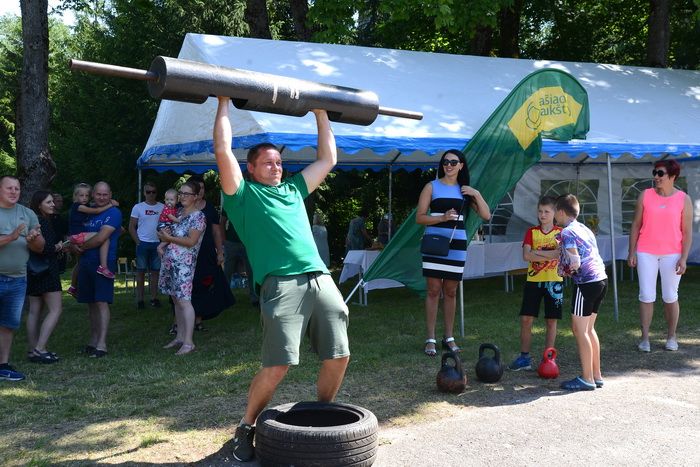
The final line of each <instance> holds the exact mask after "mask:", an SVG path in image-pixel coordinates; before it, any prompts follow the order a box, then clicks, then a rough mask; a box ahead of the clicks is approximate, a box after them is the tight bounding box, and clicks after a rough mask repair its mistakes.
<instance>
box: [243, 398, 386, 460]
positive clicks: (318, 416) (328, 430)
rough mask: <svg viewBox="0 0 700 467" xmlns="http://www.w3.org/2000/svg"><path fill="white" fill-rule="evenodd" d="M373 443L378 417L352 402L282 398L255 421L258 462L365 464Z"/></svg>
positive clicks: (374, 449)
mask: <svg viewBox="0 0 700 467" xmlns="http://www.w3.org/2000/svg"><path fill="white" fill-rule="evenodd" d="M377 446H378V423H377V417H375V416H374V414H373V413H372V412H370V411H369V410H367V409H364V408H362V407H359V406H356V405H351V404H343V403H334V402H331V403H325V402H297V403H290V404H284V405H280V406H277V407H274V408H271V409H267V410H265V411H263V412H262V413H261V414H260V416H259V417H258V420H257V422H256V428H255V452H256V454H257V456H258V460H259V461H260V465H261V466H263V467H272V466H275V467H277V466H290V465H293V466H297V467H302V466H309V467H310V466H314V467H321V466H323V467H340V466H343V467H350V466H352V467H367V466H371V465H372V464H373V463H374V461H375V460H376V458H377Z"/></svg>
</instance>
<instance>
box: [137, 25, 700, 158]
mask: <svg viewBox="0 0 700 467" xmlns="http://www.w3.org/2000/svg"><path fill="white" fill-rule="evenodd" d="M178 57H179V58H182V59H188V60H194V61H199V62H205V63H210V64H215V65H220V66H226V67H231V68H239V69H246V70H251V71H257V72H263V73H271V74H276V75H282V76H289V77H293V78H298V79H304V80H310V81H317V82H321V83H327V84H334V85H340V86H348V87H352V88H358V89H364V90H369V91H374V92H375V93H377V94H378V95H379V102H380V105H381V106H384V107H395V108H402V109H407V110H414V111H419V112H422V113H423V114H424V118H423V120H421V121H415V120H408V119H401V118H394V117H388V116H382V115H380V116H379V117H378V118H377V120H376V121H375V122H374V123H373V124H372V125H370V126H357V125H348V124H340V123H333V124H332V126H333V130H334V133H335V135H336V143H337V146H338V159H339V160H338V168H345V169H351V168H358V169H367V168H369V169H381V168H384V167H387V166H391V167H392V168H397V169H398V168H406V169H409V170H411V169H415V168H430V167H434V166H435V164H436V162H435V158H434V156H435V155H436V154H438V155H439V154H441V153H442V152H443V151H445V150H446V149H450V148H457V149H462V148H463V147H464V146H465V145H466V144H467V143H468V142H469V139H470V138H471V137H472V136H473V135H474V133H476V131H477V130H478V129H479V128H480V127H481V125H482V124H483V123H484V122H485V121H486V119H487V118H488V117H489V115H490V114H491V113H492V112H493V111H494V110H495V109H496V107H497V106H498V105H499V104H500V103H501V101H503V99H504V98H505V97H506V96H507V95H508V93H509V92H510V91H511V89H512V88H513V87H515V86H516V85H517V84H518V83H519V82H520V81H521V80H522V79H523V78H524V77H525V76H527V75H528V74H529V73H531V72H533V71H536V70H539V69H542V68H558V69H561V70H564V71H566V72H568V73H570V74H572V75H573V76H574V77H575V78H576V79H577V80H578V81H579V82H580V83H581V84H582V85H583V86H584V88H585V89H586V91H587V92H588V96H589V103H590V114H591V129H590V132H589V133H588V139H587V140H585V141H582V140H578V141H570V142H558V141H547V140H545V141H544V144H543V159H544V160H550V159H552V158H553V159H555V160H561V161H566V162H569V163H570V162H576V161H581V160H584V159H586V160H591V159H595V158H597V157H598V156H600V155H604V154H610V155H611V156H612V157H613V158H615V159H616V160H617V161H619V162H622V161H634V160H636V159H640V158H650V157H660V156H664V155H667V154H673V155H682V156H686V157H700V131H698V129H699V128H700V72H698V71H683V70H667V69H656V68H640V67H629V66H618V65H602V64H595V63H573V62H555V61H541V60H540V61H538V60H518V59H506V58H490V57H475V56H463V55H449V54H438V53H427V52H412V51H404V50H391V49H379V48H369V47H355V46H346V45H332V44H316V43H303V42H288V41H272V40H262V39H248V38H240V37H225V36H211V35H202V34H188V35H187V36H186V37H185V40H184V43H183V45H182V49H181V50H180V54H179V56H178ZM215 112H216V99H214V98H210V99H208V100H207V101H206V102H205V103H204V104H201V105H197V104H187V103H181V102H173V101H162V102H161V104H160V108H159V110H158V116H157V118H156V121H155V123H154V126H153V130H152V132H151V135H150V137H149V139H148V143H147V144H146V147H145V149H144V151H143V153H142V155H141V157H140V158H139V160H138V167H139V168H153V169H156V170H159V171H164V170H175V171H179V172H182V171H185V170H192V171H196V172H203V171H206V170H208V169H210V168H214V167H215V162H214V157H213V153H212V152H213V151H212V140H211V138H212V136H211V133H212V126H213V121H214V114H215ZM231 122H232V127H233V136H234V142H233V146H234V148H233V149H234V152H235V154H236V156H237V157H238V158H239V160H245V153H246V148H248V147H250V146H252V145H254V144H257V143H259V142H264V141H267V142H271V143H273V144H276V145H277V146H278V147H280V148H281V149H282V154H283V159H284V161H285V166H286V167H287V168H288V169H291V170H295V169H298V168H299V167H301V166H304V165H306V164H308V163H309V162H311V161H313V160H314V159H315V150H314V146H315V144H316V125H315V120H314V117H313V115H311V114H309V115H307V116H305V117H300V118H297V117H288V116H282V115H274V114H268V113H260V112H251V111H246V110H238V109H233V110H232V112H231Z"/></svg>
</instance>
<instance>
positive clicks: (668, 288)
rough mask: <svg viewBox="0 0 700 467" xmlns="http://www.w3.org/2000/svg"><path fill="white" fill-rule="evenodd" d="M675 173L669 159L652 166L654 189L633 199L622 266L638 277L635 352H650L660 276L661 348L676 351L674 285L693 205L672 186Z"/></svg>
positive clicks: (684, 257) (675, 167)
mask: <svg viewBox="0 0 700 467" xmlns="http://www.w3.org/2000/svg"><path fill="white" fill-rule="evenodd" d="M680 173H681V167H680V165H679V164H678V162H676V161H675V160H664V161H659V162H657V163H655V164H654V170H653V171H652V175H653V177H654V187H653V188H649V189H648V190H644V191H643V192H642V193H641V194H640V195H639V199H638V200H637V207H636V209H635V211H634V221H633V222H632V228H631V230H630V243H629V256H628V258H627V263H628V264H629V266H630V267H636V268H637V275H638V276H639V317H640V320H641V324H642V341H641V342H640V343H639V346H638V348H639V350H640V351H642V352H649V351H651V347H650V345H649V326H650V325H651V317H652V315H653V314H654V302H655V301H656V278H657V276H658V275H660V276H661V298H662V299H663V302H664V316H665V317H666V323H668V333H667V336H666V346H665V348H666V350H678V342H677V340H676V326H677V325H678V315H679V314H680V307H679V305H678V284H680V281H681V275H682V274H683V273H685V269H686V264H685V263H686V261H687V259H688V252H689V251H690V244H691V242H692V241H693V233H692V222H693V207H692V203H691V201H690V196H688V195H687V194H686V193H684V192H682V191H680V190H678V189H676V188H675V187H674V186H673V184H674V182H675V181H676V179H677V178H678V176H679V175H680Z"/></svg>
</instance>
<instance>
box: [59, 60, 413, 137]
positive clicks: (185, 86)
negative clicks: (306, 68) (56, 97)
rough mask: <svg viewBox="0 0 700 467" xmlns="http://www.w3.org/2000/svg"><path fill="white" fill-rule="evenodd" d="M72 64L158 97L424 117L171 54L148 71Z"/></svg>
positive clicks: (309, 84) (317, 86)
mask: <svg viewBox="0 0 700 467" xmlns="http://www.w3.org/2000/svg"><path fill="white" fill-rule="evenodd" d="M69 68H70V69H71V70H74V71H85V72H88V73H93V74H99V75H106V76H113V77H121V78H129V79H137V80H142V81H147V83H148V91H149V93H150V95H151V96H152V97H154V98H156V99H167V100H174V101H181V102H191V103H195V104H201V103H203V102H205V101H206V100H207V99H208V98H209V97H210V96H228V97H230V98H231V100H232V103H233V105H234V106H235V107H236V108H238V109H244V110H254V111H258V112H268V113H274V114H280V115H291V116H295V117H301V116H303V115H306V114H307V113H308V112H309V111H310V110H311V109H324V110H326V111H327V112H328V118H329V119H330V120H331V121H334V122H340V123H350V124H354V125H371V124H372V123H373V122H374V121H375V120H376V118H377V115H389V116H393V117H402V118H410V119H414V120H420V119H422V118H423V114H422V113H420V112H413V111H408V110H403V109H394V108H389V107H381V106H380V105H379V97H378V96H377V94H375V93H374V92H371V91H363V90H360V89H354V88H349V87H344V86H336V85H332V84H322V83H317V82H314V81H306V80H301V79H296V78H289V77H285V76H279V75H272V74H267V73H258V72H254V71H248V70H239V69H236V68H227V67H221V66H216V65H210V64H207V63H200V62H194V61H191V60H182V59H177V58H170V57H162V56H158V57H156V58H155V59H153V62H151V66H150V68H149V69H148V71H144V70H139V69H136V68H126V67H120V66H116V65H107V64H103V63H94V62H85V61H81V60H71V61H70V62H69Z"/></svg>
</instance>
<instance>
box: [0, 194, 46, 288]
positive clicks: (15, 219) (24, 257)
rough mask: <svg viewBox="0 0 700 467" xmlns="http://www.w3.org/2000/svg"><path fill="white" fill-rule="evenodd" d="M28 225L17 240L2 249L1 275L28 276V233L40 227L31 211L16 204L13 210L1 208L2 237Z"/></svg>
mask: <svg viewBox="0 0 700 467" xmlns="http://www.w3.org/2000/svg"><path fill="white" fill-rule="evenodd" d="M20 224H24V225H26V227H25V229H24V231H23V232H22V233H20V234H19V238H17V240H15V241H13V242H10V243H8V244H7V245H5V246H1V247H0V274H2V275H4V276H10V277H24V276H26V275H27V261H28V260H29V249H28V248H27V233H29V231H30V230H32V229H34V228H36V226H38V225H39V220H38V219H37V217H36V214H34V211H32V210H31V209H29V208H27V207H25V206H22V205H21V204H15V205H14V206H13V207H11V208H0V235H8V234H11V233H12V232H13V231H14V230H15V229H16V228H17V226H18V225H20Z"/></svg>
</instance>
